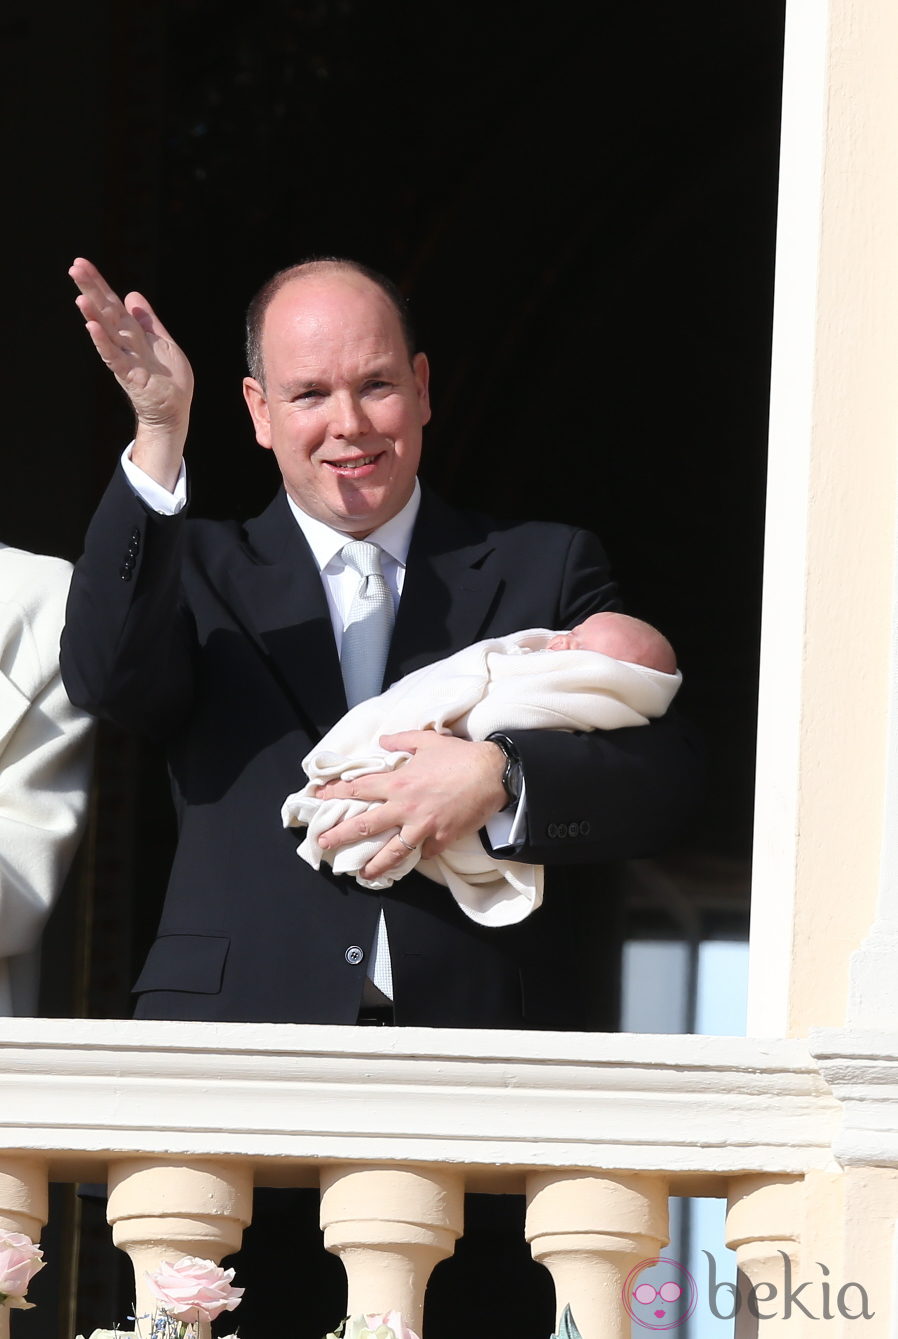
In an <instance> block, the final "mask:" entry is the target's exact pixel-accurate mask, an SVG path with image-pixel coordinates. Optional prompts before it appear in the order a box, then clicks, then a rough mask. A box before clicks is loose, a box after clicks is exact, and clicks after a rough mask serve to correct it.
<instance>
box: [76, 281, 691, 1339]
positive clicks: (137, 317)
mask: <svg viewBox="0 0 898 1339" xmlns="http://www.w3.org/2000/svg"><path fill="white" fill-rule="evenodd" d="M70 274H71V275H72V278H73V279H74V280H75V282H76V284H77V285H78V287H79V289H80V297H79V298H78V299H77V301H78V306H79V308H80V310H81V312H82V314H83V316H84V317H85V320H86V323H87V330H88V333H89V334H90V336H91V338H92V339H93V342H94V344H95V346H96V348H97V350H98V352H99V353H100V356H101V357H102V358H103V359H104V361H105V362H106V363H107V364H108V366H109V367H110V369H111V370H112V371H113V373H114V374H115V375H116V377H117V379H118V381H119V382H120V384H121V385H122V386H123V388H124V390H125V391H126V393H127V395H128V396H129V398H130V400H131V403H132V406H133V408H134V412H135V417H136V423H137V426H136V432H135V439H134V443H133V446H132V448H131V450H130V458H129V459H126V460H125V461H124V462H123V465H122V468H120V469H118V470H117V471H116V475H115V477H114V479H113V481H112V483H111V485H110V487H109V489H108V491H107V493H106V495H105V497H104V499H103V501H102V502H101V504H100V507H99V510H98V512H97V514H96V516H95V517H94V520H93V522H92V524H91V527H90V530H89V532H88V536H87V540H86V545H85V553H84V556H83V557H82V559H81V561H80V562H79V563H78V565H77V568H76V572H75V576H74V579H73V584H72V593H71V596H70V602H69V613H68V625H67V628H66V632H65V635H64V639H63V672H64V675H65V680H66V684H67V687H68V689H69V691H70V693H71V694H72V697H73V699H74V700H75V701H77V702H79V703H80V704H82V705H84V706H86V707H88V708H89V709H90V710H91V711H94V712H97V713H102V714H105V715H108V716H109V717H111V718H112V719H114V720H116V721H118V722H119V723H120V724H122V725H125V726H127V727H129V728H133V729H140V730H143V731H145V732H147V733H149V734H150V735H153V736H155V737H156V738H158V739H159V740H161V741H162V742H163V743H164V744H165V747H166V750H167V754H168V759H169V766H170V771H171V777H172V784H173V793H174V797H175V803H176V807H177V811H178V819H179V840H178V846H177V851H176V854H175V859H174V864H173V868H172V874H171V880H170V883H169V888H168V894H167V897H166V902H165V906H164V909H163V913H162V920H161V924H160V927H159V934H158V938H157V940H156V942H155V944H154V946H153V948H152V949H151V951H150V954H149V957H148V960H147V963H146V965H145V967H144V970H143V972H142V973H141V976H140V978H139V980H138V982H137V985H136V990H137V992H138V995H139V998H138V1003H137V1015H138V1016H139V1017H143V1018H192V1019H231V1020H236V1021H256V1020H260V1021H271V1022H279V1021H290V1022H296V1021H305V1022H313V1023H325V1022H326V1023H354V1022H356V1021H357V1020H359V1019H360V1018H362V1019H367V1018H369V1017H374V1016H376V1015H377V1013H378V1011H379V1012H380V1013H381V1015H382V1016H384V1017H386V1018H387V1019H388V1021H395V1022H396V1023H397V1024H418V1025H425V1026H469V1027H543V1028H588V1027H594V1026H598V1025H600V1024H601V1023H603V1022H604V1023H606V1025H607V1024H608V1022H610V1021H611V1019H612V1018H613V1005H612V1003H611V996H612V994H613V989H612V987H613V982H614V973H613V965H612V962H611V957H612V953H613V950H614V949H616V943H615V939H614V934H613V933H612V932H611V931H610V929H609V927H613V924H614V920H615V911H614V904H613V900H612V899H610V898H609V899H607V900H603V894H604V890H603V888H602V885H601V883H600V882H599V880H598V877H597V874H596V870H595V868H594V866H595V864H596V863H598V862H604V861H609V860H616V859H619V858H622V857H626V856H635V855H643V854H648V853H649V852H650V851H652V850H653V849H655V848H656V847H657V846H658V845H659V844H660V843H662V842H663V841H665V840H667V839H669V838H670V837H671V836H672V835H673V833H674V832H675V831H676V830H677V827H678V825H679V824H680V823H681V821H682V819H683V816H684V814H685V813H686V812H687V811H688V809H689V807H690V805H691V799H692V794H693V786H692V777H691V767H692V763H691V755H690V750H689V745H688V742H687V741H686V740H685V738H684V735H683V732H682V728H681V726H680V724H679V723H678V721H677V720H676V718H675V717H672V716H668V717H666V718H664V719H662V720H660V721H658V722H656V723H653V724H652V725H650V726H648V727H646V728H634V729H623V730H618V731H614V732H608V733H607V734H603V733H602V732H597V733H595V734H589V735H574V734H564V733H561V732H554V731H543V730H540V731H530V732H527V731H509V738H508V739H506V740H503V741H502V744H501V745H499V744H497V743H495V742H490V741H483V742H471V741H467V740H462V739H456V738H453V737H451V736H440V735H435V734H434V733H433V732H410V733H404V734H401V735H397V736H393V737H391V738H389V739H387V740H386V741H385V747H388V748H402V749H405V750H407V751H408V752H410V753H411V754H413V757H412V758H411V760H410V761H409V762H408V764H407V765H406V766H405V767H403V768H402V769H400V771H399V772H397V773H389V774H388V773H381V774H377V775H374V776H370V777H363V778H360V779H359V780H357V781H354V782H352V783H351V784H347V783H340V782H338V783H331V785H330V787H329V790H328V793H329V794H331V795H335V796H345V795H347V794H351V795H354V796H356V797H358V798H359V799H362V800H366V801H371V800H378V801H381V802H382V803H381V805H380V808H378V809H377V810H376V812H374V813H367V814H364V815H361V816H359V817H356V818H352V819H348V820H347V821H345V822H344V823H343V824H341V825H340V826H339V827H337V828H335V829H334V830H333V832H332V833H331V841H332V843H333V844H334V845H341V844H343V843H345V842H347V841H352V840H357V839H358V837H359V836H360V835H363V833H365V832H369V833H373V832H377V831H385V830H387V829H388V828H395V829H396V830H397V832H398V836H397V837H396V838H393V839H392V840H391V841H389V842H388V843H387V844H386V845H385V846H384V847H383V848H382V850H381V851H380V852H379V853H378V854H376V855H375V856H374V857H373V858H372V859H371V860H370V861H369V863H368V865H367V866H366V867H365V870H364V873H365V875H366V877H368V878H370V879H374V878H376V877H377V876H378V875H379V874H382V873H384V872H388V871H389V870H390V869H391V868H393V867H394V866H396V865H398V864H399V863H400V862H401V861H402V860H403V859H404V858H405V856H406V854H407V852H408V850H409V849H410V848H414V847H421V848H422V851H423V854H424V855H425V856H432V855H436V854H437V853H439V852H440V851H441V850H443V849H445V847H446V846H448V845H449V844H450V843H451V842H452V841H453V840H454V839H455V838H456V837H457V836H461V835H466V834H469V833H471V832H475V831H478V830H481V831H482V832H485V831H486V829H487V828H489V829H490V831H491V833H492V838H491V840H492V842H493V845H494V849H496V850H497V851H501V852H502V854H503V855H505V856H509V855H510V856H511V857H513V858H519V859H521V860H524V861H528V862H532V863H540V864H542V863H545V864H546V865H548V866H550V867H551V868H550V871H549V874H550V877H549V878H548V879H547V885H546V894H545V902H544V905H543V907H542V908H541V909H540V911H539V912H538V913H536V914H535V915H534V916H533V917H532V918H529V919H528V920H526V921H524V922H522V923H521V924H520V925H515V926H510V927H506V928H504V929H501V930H493V929H489V928H486V927H483V926H480V925H477V924H475V923H474V922H473V921H471V920H470V919H468V918H467V917H466V916H465V915H464V914H463V913H462V912H461V911H460V910H459V908H458V907H457V906H456V905H455V903H454V901H453V899H452V897H451V895H450V894H449V893H448V891H447V890H446V889H444V888H441V887H439V886H437V885H436V884H434V883H432V882H430V881H428V880H426V879H425V878H424V877H423V876H422V875H420V874H418V873H415V872H413V873H411V874H410V875H409V876H408V877H407V878H405V879H403V880H401V882H399V883H397V884H394V885H393V887H391V888H390V889H388V890H386V891H384V892H382V893H373V892H371V891H369V890H366V889H363V888H361V887H360V886H359V885H358V884H357V883H356V881H355V880H354V879H348V878H340V877H337V876H334V875H332V874H331V873H330V872H329V869H327V868H322V870H321V871H314V870H312V869H311V868H310V867H309V866H308V865H306V864H305V862H303V861H301V860H299V859H298V858H297V856H296V851H295V846H296V843H295V838H294V836H293V835H292V833H290V832H289V831H285V830H284V829H283V828H282V826H281V819H280V809H281V804H282V801H283V798H284V796H285V795H287V794H288V793H290V791H292V790H293V789H295V785H296V778H297V768H298V765H299V760H300V759H301V758H303V757H304V756H305V755H306V754H307V753H308V752H309V749H310V747H311V746H312V744H313V743H314V741H315V740H317V739H318V738H320V737H321V735H322V734H323V733H324V732H325V731H326V730H327V729H328V728H329V727H330V726H331V725H332V724H333V723H334V721H335V720H336V719H337V718H338V717H339V716H340V715H342V713H343V712H344V711H345V709H346V706H347V699H346V693H345V692H344V684H343V681H342V677H341V661H340V658H339V657H340V652H341V650H342V651H343V662H344V663H343V666H342V668H343V673H344V674H347V672H348V671H347V664H346V661H347V655H346V648H347V645H348V644H349V643H350V642H351V639H352V636H353V635H354V634H353V631H352V630H353V627H354V626H355V625H354V621H353V604H354V601H355V598H356V588H357V587H358V586H359V581H360V579H359V577H358V576H357V575H356V574H354V573H353V571H352V570H351V566H350V558H349V555H348V554H347V553H346V552H345V551H344V546H345V545H346V543H347V540H352V541H356V540H367V541H369V542H373V543H376V544H378V546H379V548H380V551H381V553H382V555H383V557H382V567H383V580H384V581H385V583H386V586H387V588H388V589H389V595H390V601H389V603H390V604H391V606H392V608H391V611H390V612H395V628H394V631H393V634H392V637H391V639H390V642H389V654H388V658H387V661H386V668H385V671H384V674H383V679H384V682H386V683H389V682H392V681H393V680H395V679H397V678H398V677H400V676H401V675H402V674H405V673H408V672H409V671H410V670H413V669H416V668H418V667H420V666H422V665H425V664H428V663H431V662H433V661H435V660H437V659H440V658H441V657H443V656H445V655H447V654H449V653H451V652H453V651H456V650H458V649H460V648H461V647H463V646H466V645H469V644H471V643H472V642H474V641H476V640H478V639H482V638H483V637H486V636H499V635H502V634H506V633H510V632H513V631H515V630H516V629H518V628H521V627H536V626H542V627H560V628H569V627H572V626H573V625H574V624H576V623H580V622H582V620H583V619H584V618H586V617H588V615H590V614H592V613H595V612H598V611H600V610H602V609H615V608H617V607H618V601H617V595H616V590H615V587H614V584H613V583H612V581H611V579H610V576H609V572H608V566H607V561H606V559H605V555H604V553H603V551H602V549H601V547H600V545H599V544H598V542H597V540H595V538H594V537H592V536H591V535H589V534H587V533H585V532H583V531H576V530H572V529H569V528H568V527H564V526H558V525H544V524H530V525H511V524H506V523H502V522H497V521H494V520H491V519H490V518H488V517H484V516H481V515H479V514H477V513H466V512H460V511H457V510H455V509H453V508H449V507H447V506H446V505H445V504H443V503H442V502H441V501H440V500H439V499H438V498H436V497H435V496H433V494H431V493H430V492H429V491H427V490H424V489H421V488H419V486H418V484H417V480H416V475H417V468H418V462H419V458H420V454H421V446H422V434H423V429H424V426H425V424H426V423H427V421H428V419H429V417H430V403H429V398H428V375H429V369H428V364H427V359H426V357H425V355H424V354H423V353H421V352H420V351H418V350H417V349H416V348H415V346H414V343H413V340H412V338H411V336H410V333H409V329H408V325H407V321H406V313H405V311H404V306H403V303H402V300H401V298H400V297H399V295H398V294H397V293H396V292H395V291H394V290H393V289H392V287H391V285H390V284H389V282H388V281H385V280H383V278H382V277H381V276H375V275H372V274H371V273H370V272H368V271H366V270H365V269H364V268H363V267H360V266H358V265H357V264H355V263H354V262H350V261H324V262H320V261H319V262H312V263H309V264H305V265H302V266H299V267H294V268H293V269H291V270H289V271H286V272H284V273H282V274H280V275H278V276H275V278H274V279H273V280H272V281H271V282H270V283H269V284H268V285H266V286H265V288H264V289H263V290H262V291H261V293H260V294H259V295H258V296H257V298H256V299H255V300H254V302H253V304H252V306H251V308H250V313H249V339H248V349H249V355H250V375H249V376H248V377H247V378H246V380H245V382H244V393H245V397H246V401H247V405H248V407H249V411H250V414H251V415H252V419H253V423H254V426H255V432H256V438H257V440H258V442H259V444H260V445H261V446H262V447H264V448H265V449H267V450H270V451H272V452H273V454H274V457H275V459H276V460H277V464H278V467H279V469H280V473H281V476H282V479H283V484H284V487H283V490H279V492H278V495H277V496H276V498H275V499H274V501H273V502H272V504H271V505H270V506H269V507H268V509H267V510H266V511H265V512H264V513H263V514H262V515H261V516H260V517H257V518H256V519H255V520H252V521H250V522H248V523H246V524H245V525H238V524H236V523H222V522H205V521H189V522H188V521H186V518H185V515H184V512H183V510H179V507H180V505H181V497H180V496H179V494H183V492H184V488H185V482H184V475H183V463H182V455H183V448H184V443H185V440H186V436H187V424H188V415H189V406H190V399H191V392H192V375H191V372H190V367H189V365H188V363H187V360H186V359H185V357H184V355H183V354H182V352H181V351H180V349H178V347H177V345H176V344H175V343H174V341H173V340H172V338H171V336H170V335H169V334H168V332H167V331H166V330H165V328H164V327H163V326H162V324H161V322H160V321H159V320H158V318H157V317H156V315H155V314H154V312H153V311H152V309H151V307H150V305H149V303H148V302H147V301H146V299H145V298H143V297H142V296H141V295H140V294H137V293H131V294H129V295H128V296H127V297H126V298H125V300H124V302H121V301H120V300H119V299H118V298H117V296H116V295H115V294H114V293H113V292H112V291H111V290H110V289H109V287H108V285H107V284H106V283H105V281H104V280H103V279H102V276H101V275H100V274H99V273H98V272H97V270H96V269H95V268H94V267H93V266H92V265H91V264H90V263H89V262H88V261H86V260H83V259H82V260H77V261H76V262H75V263H74V265H73V266H72V268H71V270H70ZM513 447H514V444H513V443H501V444H498V445H497V448H496V449H500V450H503V451H507V452H509V453H512V452H513ZM582 449H583V444H582V442H578V444H577V446H576V449H575V451H574V455H575V456H576V453H577V452H579V451H581V450H582ZM472 500H473V501H474V502H475V503H476V502H477V501H478V499H477V498H476V496H475V497H474V498H473V499H472ZM378 668H379V667H378ZM377 680H378V682H377V683H376V684H373V685H371V686H370V688H369V694H370V695H373V693H374V692H376V691H378V690H379V688H380V686H381V684H380V674H379V673H378V674H377ZM503 811H504V812H503ZM485 840H486V837H485ZM565 866H567V867H568V869H567V871H565V870H564V869H563V868H562V867H565ZM563 874H566V877H554V876H556V875H563ZM603 931H604V933H603ZM251 1235H252V1230H251V1233H250V1236H251ZM475 1254H476V1252H475ZM241 1281H243V1282H246V1281H247V1280H246V1273H245V1272H243V1273H242V1274H241ZM250 1292H251V1290H250V1289H249V1287H248V1289H247V1303H249V1301H250ZM506 1300H507V1299H506ZM246 1310H249V1305H248V1306H247V1308H246ZM549 1311H551V1306H550V1307H549ZM243 1319H244V1321H245V1322H246V1324H247V1326H249V1327H250V1328H253V1327H252V1326H250V1321H249V1318H248V1317H247V1315H246V1314H244V1317H243ZM334 1319H336V1318H335V1317H331V1318H330V1323H331V1324H332V1323H333V1320H334ZM325 1320H327V1317H325ZM275 1322H276V1317H274V1316H273V1317H272V1323H275ZM254 1324H255V1322H254ZM428 1325H429V1332H432V1331H431V1330H430V1322H428Z"/></svg>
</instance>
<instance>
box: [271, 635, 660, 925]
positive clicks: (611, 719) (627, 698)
mask: <svg viewBox="0 0 898 1339" xmlns="http://www.w3.org/2000/svg"><path fill="white" fill-rule="evenodd" d="M556 635H557V634H556V633H554V632H551V631H548V630H546V629H545V628H531V629H529V630H528V631H526V632H521V633H514V634H512V635H510V636H507V637H496V638H491V639H488V640H486V641H482V642H476V643H475V644H474V645H473V646H469V647H466V648H465V649H464V650H462V651H458V652H456V653H455V655H452V656H448V657H447V658H446V659H445V660H439V661H436V662H435V663H434V664H432V665H426V666H425V667H424V668H423V669H419V670H415V671H414V672H413V673H412V674H408V675H406V676H405V678H403V679H400V680H398V681H397V682H396V683H394V684H393V685H392V686H391V687H390V688H388V689H387V690H386V692H384V693H381V694H380V696H378V697H373V698H369V699H368V700H367V701H365V702H360V703H359V704H358V705H357V706H355V707H353V708H352V709H351V710H350V711H348V712H347V713H346V715H345V716H343V717H341V719H340V720H339V721H337V723H336V724H335V725H334V726H333V728H332V729H330V730H329V731H328V733H327V734H326V735H325V736H324V738H323V739H322V740H321V742H320V743H319V744H318V745H317V746H316V747H315V748H314V749H313V750H312V751H311V752H310V753H309V754H307V756H306V757H305V758H304V759H303V761H302V766H303V770H304V772H305V773H306V776H307V777H308V781H307V783H306V785H305V786H303V788H302V789H301V790H299V791H297V792H295V793H294V794H292V795H288V796H287V798H286V800H285V801H284V804H283V806H282V808H281V818H282V820H283V823H284V827H302V826H305V827H306V828H307V832H306V836H305V839H304V840H303V842H302V843H301V845H300V846H299V847H298V854H299V855H300V856H301V857H302V858H303V859H304V860H306V861H308V863H309V864H310V865H311V866H312V867H313V868H314V869H318V868H319V866H320V864H321V862H322V860H327V861H329V862H330V863H331V864H332V865H333V868H334V870H335V872H336V873H338V874H352V875H354V876H355V878H356V880H357V881H358V883H359V884H361V886H362V887H363V888H371V889H380V888H388V887H390V885H391V884H392V883H393V882H394V881H395V880H396V879H400V878H402V877H403V876H404V875H406V874H407V873H408V872H409V871H410V870H411V869H414V868H415V867H416V866H417V868H418V869H419V871H420V872H421V873H422V874H426V875H427V877H428V878H430V879H433V880H434V881H435V882H436V883H439V884H443V885H444V886H445V887H447V888H448V889H449V891H450V892H451V894H452V896H453V897H454V898H455V900H456V902H457V903H458V905H459V906H460V907H461V909H462V911H464V912H465V914H466V915H467V916H470V918H471V919H472V920H474V921H478V922H479V923H480V924H481V925H489V926H500V925H512V924H514V923H516V922H517V921H521V920H523V919H524V918H525V916H528V915H529V914H530V913H531V912H532V911H534V910H536V908H537V907H538V906H539V905H540V903H541V902H542V894H543V866H542V865H529V864H524V863H522V862H520V861H512V860H502V859H499V858H498V857H494V856H491V855H489V854H488V853H487V851H486V850H485V849H484V847H483V845H482V843H481V841H480V838H479V836H478V834H477V833H476V832H475V833H471V834H469V835H468V836H467V837H465V838H463V839H461V840H460V841H458V842H455V843H453V845H452V846H450V847H448V848H447V849H446V850H445V851H443V852H442V854H441V855H438V856H435V857H433V858H432V859H428V860H424V859H422V858H421V852H420V850H415V851H410V852H409V853H408V856H407V858H406V859H405V860H403V862H402V863H401V864H400V865H398V866H396V867H395V868H394V869H393V870H392V872H391V873H390V875H389V876H384V877H382V878H379V879H376V880H373V881H369V880H366V879H364V878H362V876H361V874H360V873H359V871H360V870H361V869H363V868H364V866H365V865H366V863H367V862H368V860H369V859H370V858H371V857H372V856H373V855H374V854H375V853H376V852H377V851H379V850H380V849H381V847H382V846H383V845H384V844H385V843H386V842H388V841H389V840H390V839H391V838H392V837H394V836H395V835H396V833H397V831H398V829H397V828H391V829H389V830H388V831H387V832H383V833H378V834H377V835H376V836H375V837H368V838H365V839H364V840H361V841H358V842H353V843H351V844H348V845H345V846H341V847H338V848H337V849H336V850H333V851H323V850H322V849H321V846H320V845H319V843H318V838H319V837H320V836H321V835H322V834H323V833H324V832H326V831H327V830H328V829H329V828H332V827H333V826H334V825H335V824H336V823H340V822H342V821H343V820H344V819H345V818H353V817H356V816H357V815H358V814H360V813H363V812H365V811H366V810H368V809H369V808H373V807H376V804H377V803H378V802H377V801H375V802H372V803H369V802H367V801H364V800H350V799H326V800H322V799H319V798H318V795H317V791H318V790H319V789H320V787H321V786H322V785H324V783H325V782H327V781H331V780H335V779H337V778H339V779H341V780H343V781H351V780H353V779H354V778H355V777H358V776H362V775H364V774H366V773H369V772H382V771H391V770H393V769H395V768H397V767H401V766H403V764H404V763H406V762H407V761H408V759H409V757H410V756H411V755H410V754H408V753H404V752H403V753H389V752H387V751H386V750H385V749H382V748H381V747H380V744H379V742H378V741H379V739H380V737H381V736H382V735H390V734H397V733H399V732H400V731H403V730H436V731H439V732H440V733H441V734H453V735H457V736H460V737H461V738H464V739H473V740H482V739H485V738H486V737H487V735H489V734H491V733H492V732H493V731H494V730H499V731H509V730H615V729H619V728H620V727H621V726H628V725H646V724H648V721H649V719H650V718H652V717H655V716H662V715H663V714H664V712H665V711H666V710H667V708H668V706H669V705H670V703H671V701H672V700H673V697H674V694H675V693H676V691H677V689H678V688H679V686H680V682H681V675H680V673H679V671H677V673H676V674H662V673H660V672H659V671H658V670H652V669H646V668H645V667H644V666H642V665H632V664H628V663H626V662H624V661H620V660H613V659H612V658H611V657H610V656H605V655H600V654H599V653H598V652H595V651H548V650H545V649H544V648H545V646H546V644H547V642H548V641H549V640H550V639H551V638H552V637H554V636H556Z"/></svg>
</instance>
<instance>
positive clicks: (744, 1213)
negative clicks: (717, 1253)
mask: <svg viewBox="0 0 898 1339" xmlns="http://www.w3.org/2000/svg"><path fill="white" fill-rule="evenodd" d="M727 1202H728V1211H727V1220H726V1243H727V1245H728V1246H729V1247H730V1249H731V1250H734V1251H735V1252H736V1264H737V1266H738V1269H739V1273H740V1275H741V1276H742V1277H741V1278H740V1279H739V1302H740V1305H739V1310H738V1311H737V1313H736V1334H735V1339H775V1337H776V1336H782V1339H788V1336H790V1335H791V1336H792V1337H793V1339H794V1336H795V1332H796V1329H797V1328H798V1326H799V1325H800V1323H801V1315H800V1314H799V1315H798V1316H797V1317H796V1316H794V1315H791V1314H787V1306H786V1302H785V1294H786V1293H788V1291H789V1287H788V1286H787V1287H786V1288H785V1289H784V1284H788V1283H789V1279H790V1278H791V1281H792V1283H795V1282H797V1281H798V1266H799V1250H800V1245H799V1243H800V1239H801V1225H802V1215H803V1210H804V1182H803V1180H802V1178H801V1177H800V1176H790V1177H782V1176H777V1177H771V1176H739V1177H735V1178H734V1179H733V1180H731V1181H730V1185H729V1194H728V1197H727ZM787 1276H788V1277H787Z"/></svg>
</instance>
